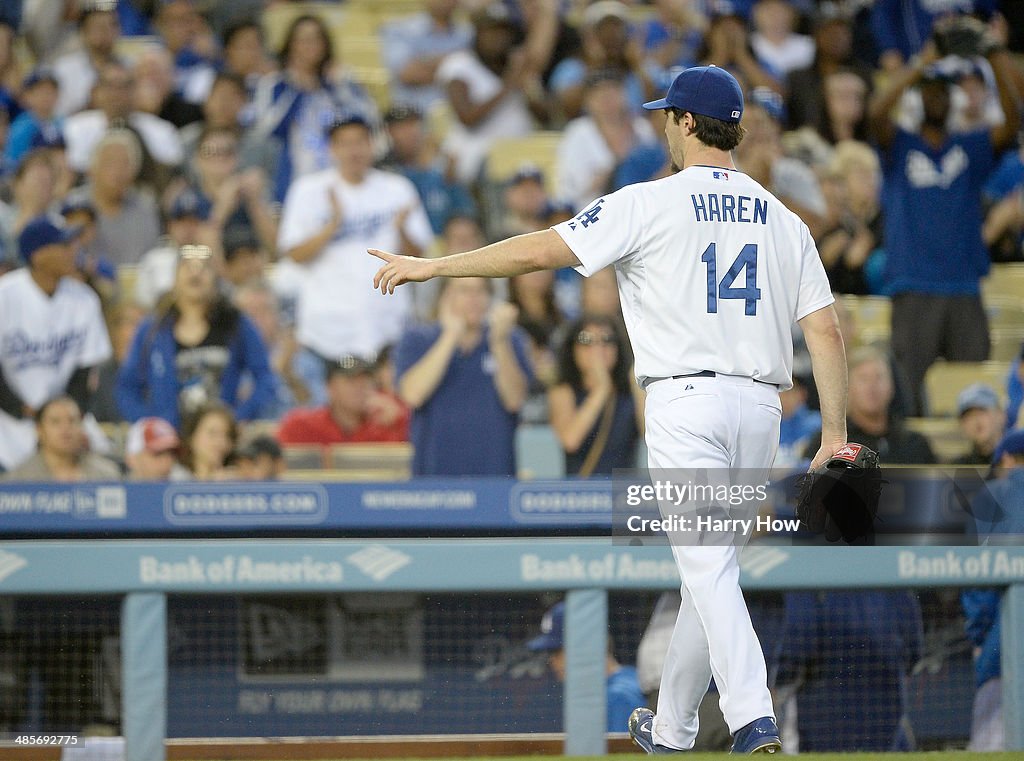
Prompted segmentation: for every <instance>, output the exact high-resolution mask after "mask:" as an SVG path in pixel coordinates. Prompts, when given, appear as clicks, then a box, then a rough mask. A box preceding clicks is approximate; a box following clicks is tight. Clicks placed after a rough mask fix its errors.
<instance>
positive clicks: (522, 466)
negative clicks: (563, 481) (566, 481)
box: [516, 425, 565, 479]
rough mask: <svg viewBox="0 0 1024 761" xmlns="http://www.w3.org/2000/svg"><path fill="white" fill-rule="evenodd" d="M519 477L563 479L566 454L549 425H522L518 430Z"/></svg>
mask: <svg viewBox="0 0 1024 761" xmlns="http://www.w3.org/2000/svg"><path fill="white" fill-rule="evenodd" d="M516 464H517V466H518V467H517V469H518V477H519V478H521V479H533V478H563V477H564V476H565V454H564V453H563V452H562V445H561V444H560V443H559V441H558V437H557V436H555V431H554V429H552V428H551V426H549V425H521V426H519V427H518V428H517V429H516Z"/></svg>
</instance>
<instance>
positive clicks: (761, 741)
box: [630, 716, 782, 755]
mask: <svg viewBox="0 0 1024 761" xmlns="http://www.w3.org/2000/svg"><path fill="white" fill-rule="evenodd" d="M630 726H631V727H632V720H630ZM729 752H730V753H739V754H742V755H747V754H750V753H782V741H781V740H780V739H779V727H778V725H777V724H776V723H775V719H773V718H772V717H771V716H762V717H761V718H760V719H755V720H754V721H752V722H750V723H749V724H747V726H745V727H743V729H741V730H739V731H738V732H737V733H736V734H735V735H733V738H732V750H730V751H729Z"/></svg>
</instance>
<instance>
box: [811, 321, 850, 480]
mask: <svg viewBox="0 0 1024 761" xmlns="http://www.w3.org/2000/svg"><path fill="white" fill-rule="evenodd" d="M800 328H801V329H802V330H803V332H804V340H805V341H806V342H807V350H808V351H809V352H810V354H811V369H812V370H813V371H814V383H815V385H816V386H817V387H818V396H819V397H820V400H821V447H820V448H819V449H818V452H817V454H815V456H814V459H813V460H811V469H812V470H813V469H814V468H817V467H818V466H819V465H822V464H823V463H825V462H826V461H827V460H828V459H829V458H831V457H832V455H834V454H835V453H836V452H837V451H839V448H840V447H842V446H843V444H845V443H846V389H847V371H846V347H845V346H844V345H843V334H842V333H841V332H840V331H839V318H838V317H837V316H836V310H835V307H833V306H832V305H831V304H829V305H828V306H827V307H823V308H822V309H819V310H817V311H815V312H811V313H810V314H809V315H807V316H806V317H804V318H803V319H802V320H800Z"/></svg>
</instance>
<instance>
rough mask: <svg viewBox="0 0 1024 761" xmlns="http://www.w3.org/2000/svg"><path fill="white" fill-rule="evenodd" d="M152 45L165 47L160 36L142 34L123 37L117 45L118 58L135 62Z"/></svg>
mask: <svg viewBox="0 0 1024 761" xmlns="http://www.w3.org/2000/svg"><path fill="white" fill-rule="evenodd" d="M150 46H156V47H161V48H162V47H163V43H162V42H161V41H160V38H159V37H155V36H152V35H142V36H138V37H121V38H120V39H119V40H118V41H117V44H116V45H115V52H116V53H117V57H118V58H122V59H124V60H125V61H128V62H129V63H134V61H135V59H136V58H138V57H139V54H140V53H141V52H142V51H143V50H145V49H146V48H148V47H150Z"/></svg>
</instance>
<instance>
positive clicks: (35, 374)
mask: <svg viewBox="0 0 1024 761" xmlns="http://www.w3.org/2000/svg"><path fill="white" fill-rule="evenodd" d="M110 355H111V348H110V338H109V336H108V335H107V327H106V323H105V322H104V321H103V313H102V310H101V309H100V300H99V298H98V297H97V296H96V294H95V293H94V292H93V290H92V289H91V288H89V286H87V285H85V284H84V283H81V282H79V281H77V280H74V279H72V278H68V277H66V278H63V279H62V280H61V281H60V283H59V284H58V285H57V290H56V291H54V293H53V295H52V296H47V295H46V294H45V293H44V292H43V291H42V290H41V289H40V288H39V286H38V285H36V283H35V281H34V280H33V279H32V276H31V275H30V274H29V271H28V269H27V268H22V269H19V270H15V271H14V272H10V273H8V274H6V275H4V276H3V277H0V370H2V371H3V374H4V379H5V380H6V381H7V384H8V385H9V386H10V387H11V388H12V389H13V390H14V392H15V393H17V394H18V396H20V397H21V399H22V400H23V401H24V402H25V403H26V404H28V405H29V406H30V407H34V408H36V407H39V406H40V405H42V404H43V402H45V401H47V400H48V399H52V398H53V397H55V396H57V395H59V394H61V393H62V392H63V391H64V389H65V388H67V384H68V381H69V380H70V379H71V376H72V375H73V374H74V372H75V370H77V369H78V368H80V367H92V366H94V365H98V364H100V363H101V362H104V361H106V360H107V359H108V358H109V357H110ZM35 442H36V435H35V424H34V423H33V422H32V421H31V420H20V419H15V418H12V417H10V416H9V415H8V414H7V413H5V412H3V411H0V465H3V466H4V468H6V469H10V468H13V467H14V466H16V465H17V464H18V463H20V462H21V461H22V460H24V459H25V458H27V457H28V456H29V455H31V454H32V450H33V449H34V447H35Z"/></svg>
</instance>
